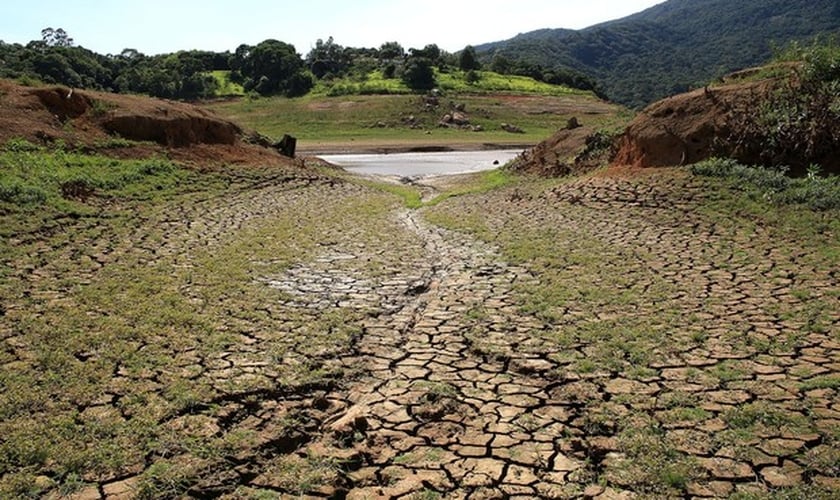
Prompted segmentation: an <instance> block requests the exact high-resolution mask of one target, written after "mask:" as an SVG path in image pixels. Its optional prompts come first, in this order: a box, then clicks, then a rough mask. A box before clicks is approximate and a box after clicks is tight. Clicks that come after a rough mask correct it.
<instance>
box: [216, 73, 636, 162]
mask: <svg viewBox="0 0 840 500" xmlns="http://www.w3.org/2000/svg"><path fill="white" fill-rule="evenodd" d="M476 75H477V77H478V78H477V80H474V81H471V83H468V79H467V77H466V73H465V72H463V71H458V70H449V71H446V72H440V71H437V73H436V79H437V83H438V85H437V87H438V89H439V90H440V94H441V96H440V97H439V98H438V99H437V101H436V104H429V101H427V100H426V99H425V98H424V97H423V96H420V95H417V94H416V92H414V91H412V90H411V89H409V88H408V87H407V86H406V85H405V84H404V83H403V82H402V81H401V80H400V79H395V78H390V79H386V78H384V77H383V75H382V73H381V72H380V71H373V72H371V73H369V74H367V75H366V76H365V77H364V78H358V77H347V78H340V79H334V80H331V81H319V82H318V84H317V86H316V87H315V88H314V89H313V91H312V92H311V93H310V94H308V95H306V96H304V97H299V98H294V99H288V98H285V97H272V98H260V97H255V96H243V97H238V98H234V99H226V100H221V101H217V102H211V103H208V104H206V106H207V107H209V108H211V109H212V110H213V111H215V112H217V113H219V114H220V115H222V116H224V117H226V118H228V119H230V120H233V121H235V122H237V123H240V124H242V125H243V126H245V127H246V128H248V129H252V130H256V131H258V132H260V133H262V134H265V135H267V136H270V137H280V136H282V135H283V134H291V135H294V136H295V137H297V138H298V140H299V147H301V148H303V149H307V150H325V149H326V150H331V149H335V148H352V149H357V148H360V147H361V148H366V147H374V146H375V147H386V148H387V147H412V146H423V145H432V144H434V145H436V146H447V145H452V146H454V145H459V146H464V145H467V146H469V145H472V146H475V145H483V144H488V143H492V144H497V145H504V144H509V145H513V144H515V145H524V144H536V143H537V142H539V141H541V140H543V139H545V138H546V137H548V136H550V135H551V134H553V133H554V132H555V131H556V130H557V129H558V128H562V127H564V126H565V125H566V123H567V121H568V120H569V119H570V118H571V117H576V118H578V119H579V120H580V121H581V122H583V123H585V124H587V125H590V126H593V127H595V128H603V129H610V130H611V129H615V128H618V127H620V126H621V125H623V124H625V123H626V122H627V121H628V120H629V113H628V112H627V110H626V109H624V108H622V107H621V106H616V105H611V104H608V103H605V102H603V101H602V100H600V99H599V98H597V97H596V96H594V95H593V94H592V93H591V92H588V91H582V90H577V89H572V88H570V87H565V86H560V85H550V84H547V83H543V82H539V81H536V80H534V79H532V78H528V77H524V76H515V75H501V74H498V73H493V72H491V71H479V72H476ZM216 77H217V78H219V79H220V81H221V80H224V75H221V74H217V75H216ZM456 107H460V108H462V109H463V110H464V112H465V113H466V115H467V117H468V119H469V125H470V126H471V127H474V128H468V127H464V128H445V127H439V125H438V124H439V122H440V120H441V118H442V117H443V116H444V115H445V114H447V113H451V112H452V111H453V110H455V109H456ZM504 123H507V124H511V125H515V126H516V127H519V128H520V129H522V133H510V132H508V131H505V130H503V129H502V124H504Z"/></svg>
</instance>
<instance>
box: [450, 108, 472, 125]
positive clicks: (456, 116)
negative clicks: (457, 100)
mask: <svg viewBox="0 0 840 500" xmlns="http://www.w3.org/2000/svg"><path fill="white" fill-rule="evenodd" d="M452 123H454V124H455V125H458V126H463V125H469V124H470V119H469V118H468V117H467V115H466V113H463V112H461V111H456V112H454V113H452Z"/></svg>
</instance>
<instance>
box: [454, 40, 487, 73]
mask: <svg viewBox="0 0 840 500" xmlns="http://www.w3.org/2000/svg"><path fill="white" fill-rule="evenodd" d="M458 67H459V68H461V70H462V71H476V70H479V69H481V63H480V62H478V57H477V56H476V55H475V48H474V47H473V46H472V45H467V46H466V47H464V50H462V51H461V56H460V57H459V58H458Z"/></svg>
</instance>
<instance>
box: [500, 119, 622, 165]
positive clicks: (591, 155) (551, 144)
mask: <svg viewBox="0 0 840 500" xmlns="http://www.w3.org/2000/svg"><path fill="white" fill-rule="evenodd" d="M606 140H608V139H606V138H605V136H603V135H601V134H599V133H598V132H597V131H596V130H595V129H593V128H592V127H586V126H573V127H567V128H564V129H561V130H559V131H557V133H555V134H554V135H553V136H551V137H550V138H548V139H547V140H545V141H543V142H541V143H539V144H537V145H536V146H534V147H533V148H531V149H529V150H527V151H525V152H524V153H523V154H522V155H521V156H519V157H518V158H517V159H516V160H514V162H513V163H512V164H511V165H510V168H511V169H512V170H514V171H516V172H522V173H529V174H535V175H542V176H547V177H558V176H563V175H572V174H582V173H585V172H587V171H590V170H592V169H594V168H597V167H598V165H599V164H600V163H601V162H602V161H603V159H604V155H605V154H606V152H607V150H609V144H607V143H605V141H606Z"/></svg>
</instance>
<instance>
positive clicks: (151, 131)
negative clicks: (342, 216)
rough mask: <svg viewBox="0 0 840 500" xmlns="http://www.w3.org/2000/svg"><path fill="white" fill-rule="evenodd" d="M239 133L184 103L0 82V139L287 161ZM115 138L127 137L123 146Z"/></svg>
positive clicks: (117, 152) (194, 157) (207, 159)
mask: <svg viewBox="0 0 840 500" xmlns="http://www.w3.org/2000/svg"><path fill="white" fill-rule="evenodd" d="M242 137H243V130H242V129H241V128H240V127H239V126H238V125H236V124H235V123H233V122H230V121H227V120H224V119H222V118H219V117H217V116H216V115H214V114H213V113H212V112H209V111H207V110H204V109H201V108H198V107H196V106H192V105H190V104H185V103H180V102H173V101H166V100H161V99H153V98H148V97H141V96H133V95H122V94H111V93H105V92H93V91H86V90H85V91H80V90H74V89H68V88H66V87H61V86H51V87H37V88H33V87H24V86H21V85H17V84H16V83H14V82H11V81H8V80H0V145H1V144H5V143H7V142H8V141H9V140H12V139H26V140H28V141H30V142H33V143H35V144H41V145H50V144H54V143H55V142H57V141H63V142H64V143H65V144H66V145H67V146H68V147H72V148H79V149H83V150H86V151H90V152H99V153H102V154H107V155H109V156H116V157H121V158H144V157H148V156H150V155H154V154H165V155H167V156H168V157H170V158H172V159H175V160H178V161H181V162H183V163H187V164H202V165H206V164H213V165H216V164H225V163H249V162H250V163H266V162H282V163H286V162H288V160H287V159H284V158H283V157H281V156H280V155H279V154H277V152H276V151H274V150H273V149H270V148H264V147H259V146H255V145H251V144H248V143H245V142H243V140H242ZM116 138H122V139H127V140H129V141H135V142H134V143H133V144H131V145H126V144H125V143H120V142H118V141H115V140H114V139H116ZM116 146H119V147H116Z"/></svg>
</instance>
